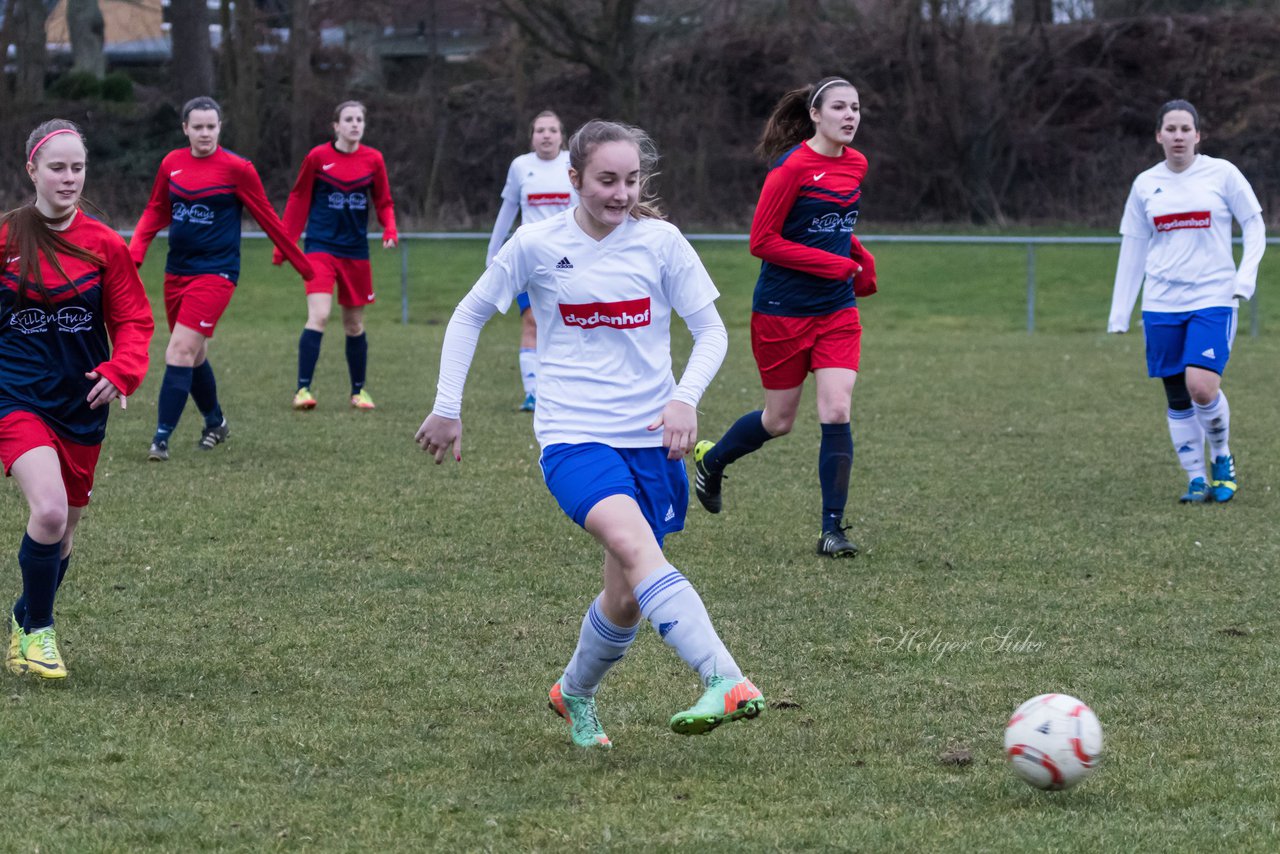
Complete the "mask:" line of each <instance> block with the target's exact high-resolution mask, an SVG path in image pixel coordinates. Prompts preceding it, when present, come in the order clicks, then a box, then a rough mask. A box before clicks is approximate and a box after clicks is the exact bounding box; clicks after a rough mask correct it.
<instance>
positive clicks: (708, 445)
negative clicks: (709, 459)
mask: <svg viewBox="0 0 1280 854" xmlns="http://www.w3.org/2000/svg"><path fill="white" fill-rule="evenodd" d="M715 446H716V443H715V442H710V441H708V440H706V439H703V440H702V441H701V442H699V443H698V444H696V445H694V446H693V473H694V477H693V491H694V494H695V495H697V496H698V503H699V504H701V505H702V507H703V509H705V510H706V511H707V512H708V513H719V512H720V510H721V508H722V507H723V506H724V502H723V501H722V500H721V497H720V488H721V481H722V480H723V479H724V472H723V471H718V472H715V473H713V472H712V471H711V469H709V468H707V466H706V465H705V464H704V463H703V462H702V458H703V457H705V456H706V455H707V452H708V451H710V450H711V449H712V448H714V447H715Z"/></svg>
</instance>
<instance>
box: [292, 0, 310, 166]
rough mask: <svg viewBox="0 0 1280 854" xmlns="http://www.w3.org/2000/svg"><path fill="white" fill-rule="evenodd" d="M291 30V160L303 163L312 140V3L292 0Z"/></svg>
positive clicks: (308, 0)
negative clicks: (310, 96)
mask: <svg viewBox="0 0 1280 854" xmlns="http://www.w3.org/2000/svg"><path fill="white" fill-rule="evenodd" d="M290 17H291V18H292V20H291V21H290V22H289V23H290V25H291V26H290V31H289V59H290V66H291V67H292V69H293V70H292V72H291V73H290V75H289V88H290V92H291V95H292V97H291V99H290V102H289V160H290V162H292V163H301V162H302V158H303V157H305V156H306V154H307V149H308V144H309V142H310V136H311V135H310V133H309V131H310V129H311V128H310V120H311V117H310V106H311V105H310V103H309V99H308V97H307V96H308V93H309V92H310V90H311V3H310V0H292V4H291V16H290Z"/></svg>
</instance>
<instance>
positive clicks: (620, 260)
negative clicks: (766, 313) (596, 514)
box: [472, 208, 720, 448]
mask: <svg viewBox="0 0 1280 854" xmlns="http://www.w3.org/2000/svg"><path fill="white" fill-rule="evenodd" d="M521 291H527V292H528V294H529V302H530V304H531V306H532V310H533V314H534V318H535V319H536V320H537V323H538V407H537V409H536V410H535V412H534V418H533V430H534V435H535V436H536V437H537V439H538V443H539V445H541V446H542V447H544V448H545V447H547V446H548V445H554V444H558V443H568V444H578V443H583V442H602V443H604V444H607V445H611V446H613V447H618V448H646V447H657V446H660V445H661V444H662V430H653V431H651V430H649V429H648V426H649V425H650V424H652V423H654V422H655V421H656V420H657V419H658V416H659V415H660V414H661V413H662V410H663V407H665V406H666V404H667V403H668V402H669V401H670V400H671V399H672V394H673V393H674V392H675V390H676V381H675V377H674V376H673V375H672V372H671V334H670V327H671V314H672V312H673V311H674V312H675V313H676V314H678V315H680V316H681V317H688V316H690V315H692V314H694V313H695V312H697V311H699V310H700V309H703V308H705V307H706V306H708V305H710V304H711V303H713V302H714V301H715V300H716V298H717V297H718V296H720V292H719V291H717V290H716V287H715V285H714V284H713V283H712V281H711V277H710V276H709V275H707V271H706V268H705V267H703V265H702V261H701V259H700V258H698V255H697V253H696V252H694V250H693V247H692V246H690V245H689V242H688V241H687V240H685V238H684V236H683V235H682V234H681V233H680V231H679V230H678V229H677V228H676V227H675V226H674V225H671V224H670V223H668V222H665V221H663V220H659V219H639V220H637V219H633V218H631V217H628V218H627V219H626V220H624V221H623V222H622V224H621V225H619V226H618V227H617V228H615V229H614V230H613V231H612V232H610V233H609V235H608V236H606V237H605V238H604V239H603V240H599V241H597V240H594V239H593V238H591V237H590V236H588V235H587V234H586V233H585V232H583V231H582V229H581V228H579V227H578V224H577V223H576V222H574V219H573V209H572V208H571V209H570V210H568V211H565V212H564V213H563V214H561V215H559V216H556V217H552V218H551V219H548V220H544V221H542V222H539V223H534V224H532V225H523V226H521V227H520V228H519V229H517V230H516V233H515V234H514V235H513V236H512V238H511V239H510V240H508V241H507V243H506V245H504V246H503V247H502V250H501V251H500V252H498V254H497V256H496V257H495V258H494V259H493V263H492V264H490V265H489V268H488V269H487V270H486V271H485V273H484V275H483V276H481V277H480V280H479V281H478V282H477V283H476V285H475V287H474V288H473V289H472V293H473V294H475V295H477V296H479V297H480V298H481V299H483V300H484V301H485V302H488V303H490V304H492V305H493V306H494V307H495V308H497V309H498V310H499V311H502V312H505V311H506V310H507V307H508V306H510V305H511V301H512V300H513V299H515V296H516V294H518V293H520V292H521Z"/></svg>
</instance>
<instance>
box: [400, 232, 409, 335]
mask: <svg viewBox="0 0 1280 854" xmlns="http://www.w3.org/2000/svg"><path fill="white" fill-rule="evenodd" d="M400 322H401V323H403V324H406V325H408V323H409V244H408V242H407V241H405V239H404V238H401V239H400Z"/></svg>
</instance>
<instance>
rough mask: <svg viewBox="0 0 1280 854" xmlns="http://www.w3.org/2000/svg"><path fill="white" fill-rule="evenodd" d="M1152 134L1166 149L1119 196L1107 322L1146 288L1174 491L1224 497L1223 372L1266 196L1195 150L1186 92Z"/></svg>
mask: <svg viewBox="0 0 1280 854" xmlns="http://www.w3.org/2000/svg"><path fill="white" fill-rule="evenodd" d="M1156 142H1158V143H1159V144H1160V146H1161V147H1162V148H1163V149H1164V155H1165V159H1164V161H1163V162H1161V163H1157V164H1156V165H1155V166H1153V167H1151V168H1150V169H1148V170H1147V171H1145V172H1143V173H1142V174H1141V175H1139V176H1138V177H1137V178H1135V179H1134V182H1133V188H1132V189H1131V190H1130V191H1129V200H1128V201H1127V202H1126V203H1125V208H1124V219H1123V220H1122V221H1121V223H1120V234H1121V235H1122V239H1121V243H1120V261H1119V264H1118V265H1117V268H1116V282H1115V291H1114V293H1113V294H1112V298H1111V317H1110V320H1109V321H1108V322H1107V331H1108V332H1127V331H1128V329H1129V315H1130V314H1132V312H1133V304H1134V301H1135V300H1136V299H1137V296H1138V290H1139V288H1141V289H1142V324H1143V329H1144V331H1145V333H1146V345H1147V373H1148V374H1149V375H1150V376H1153V377H1160V378H1161V379H1162V380H1163V381H1164V389H1165V395H1166V397H1167V398H1168V402H1169V410H1168V423H1169V436H1170V438H1171V439H1172V440H1173V448H1174V451H1175V452H1176V453H1177V456H1178V461H1179V463H1181V465H1182V468H1183V469H1184V470H1185V471H1186V473H1187V477H1188V480H1189V483H1188V486H1187V491H1186V493H1185V494H1184V495H1183V496H1182V497H1181V498H1180V499H1179V500H1180V501H1182V502H1183V503H1184V504H1185V503H1203V502H1206V501H1217V502H1220V503H1221V502H1226V501H1230V500H1231V499H1232V498H1233V497H1234V496H1235V493H1236V466H1235V457H1234V456H1233V455H1232V453H1231V447H1230V443H1229V439H1230V433H1231V410H1230V408H1229V407H1228V405H1227V398H1226V395H1224V394H1223V393H1222V390H1221V385H1222V373H1223V371H1224V370H1226V367H1227V359H1228V358H1229V357H1230V355H1231V345H1232V342H1233V341H1234V339H1235V332H1236V307H1237V301H1238V300H1241V299H1250V298H1251V297H1252V296H1253V292H1254V289H1255V288H1256V287H1257V282H1258V262H1259V261H1261V260H1262V252H1263V249H1264V248H1265V247H1266V230H1265V228H1264V226H1263V223H1262V206H1261V205H1259V204H1258V197H1257V196H1256V195H1254V192H1253V188H1252V187H1251V186H1249V182H1248V181H1247V180H1246V179H1245V177H1244V175H1242V174H1240V170H1239V169H1237V168H1236V167H1235V166H1233V165H1232V164H1231V163H1228V162H1227V161H1225V160H1220V159H1218V158H1216V157H1209V156H1207V155H1204V154H1197V153H1196V145H1197V144H1198V143H1199V142H1200V116H1199V114H1198V113H1197V112H1196V108H1195V107H1193V106H1192V105H1191V104H1189V103H1188V102H1186V101H1181V100H1177V101H1169V102H1168V103H1166V104H1165V105H1164V106H1162V107H1161V108H1160V113H1159V117H1158V119H1157V122H1156ZM1233 218H1234V219H1235V220H1236V221H1237V222H1239V223H1240V229H1241V231H1242V232H1243V235H1244V252H1243V255H1242V257H1241V259H1240V265H1239V267H1237V266H1236V264H1235V260H1234V258H1233V257H1232V252H1231V221H1232V219H1233ZM1206 438H1207V439H1208V442H1209V456H1210V460H1211V461H1210V462H1209V464H1208V466H1206V463H1205V453H1204V445H1205V440H1206Z"/></svg>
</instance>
